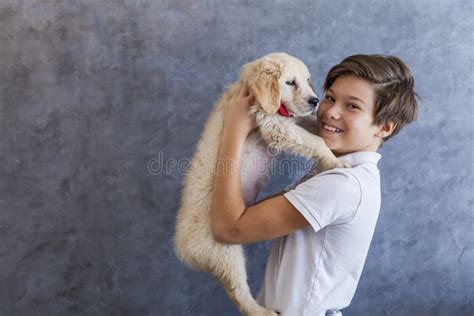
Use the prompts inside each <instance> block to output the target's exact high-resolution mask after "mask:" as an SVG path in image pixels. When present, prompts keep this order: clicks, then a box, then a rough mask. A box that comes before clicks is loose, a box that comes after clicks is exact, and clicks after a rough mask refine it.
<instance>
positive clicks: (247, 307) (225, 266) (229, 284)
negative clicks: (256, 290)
mask: <svg viewBox="0 0 474 316" xmlns="http://www.w3.org/2000/svg"><path fill="white" fill-rule="evenodd" d="M222 255H223V256H222V257H221V259H222V261H221V262H220V263H219V265H217V266H215V267H214V271H212V272H211V273H212V274H213V275H214V276H215V277H216V278H217V279H218V280H219V282H220V283H221V284H222V286H223V287H224V289H225V291H226V292H227V294H228V295H229V297H230V298H231V299H232V301H233V302H234V304H235V305H236V306H237V308H238V309H239V311H240V312H241V313H242V314H243V315H246V316H276V315H277V314H276V313H275V312H273V311H271V310H268V309H266V308H264V307H262V306H260V305H259V304H258V303H257V302H256V301H255V299H254V298H253V296H252V293H251V292H250V288H249V286H248V284H247V272H246V271H245V259H244V254H243V249H242V247H241V246H227V247H226V250H225V254H222Z"/></svg>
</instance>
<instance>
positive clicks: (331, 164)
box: [318, 158, 345, 172]
mask: <svg viewBox="0 0 474 316" xmlns="http://www.w3.org/2000/svg"><path fill="white" fill-rule="evenodd" d="M334 168H345V165H344V163H343V162H342V161H340V160H339V159H337V158H336V159H322V160H320V161H318V171H319V172H323V171H326V170H330V169H334Z"/></svg>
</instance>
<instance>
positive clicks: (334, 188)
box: [211, 55, 417, 316]
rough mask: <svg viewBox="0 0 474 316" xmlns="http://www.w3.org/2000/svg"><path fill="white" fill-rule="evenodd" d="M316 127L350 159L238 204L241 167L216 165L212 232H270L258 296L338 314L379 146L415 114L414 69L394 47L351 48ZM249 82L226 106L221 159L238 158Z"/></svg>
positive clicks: (357, 255)
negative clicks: (361, 51)
mask: <svg viewBox="0 0 474 316" xmlns="http://www.w3.org/2000/svg"><path fill="white" fill-rule="evenodd" d="M324 92H325V96H324V100H323V101H322V102H321V104H320V105H319V107H318V110H317V118H318V122H317V127H316V131H317V134H318V135H319V136H320V137H322V138H323V139H324V141H325V142H326V144H327V145H328V147H329V148H330V149H331V151H332V152H333V153H334V154H335V155H336V156H337V157H338V158H339V159H340V160H342V161H344V162H347V163H349V164H350V165H351V166H352V167H351V168H336V169H333V170H328V171H325V172H322V173H320V174H318V175H316V176H313V177H310V178H309V179H303V180H304V181H303V182H302V183H300V184H299V185H297V186H296V187H295V188H293V189H292V190H288V192H286V193H284V194H282V195H277V196H275V197H272V198H269V199H266V200H264V201H262V202H260V203H257V204H256V205H254V206H252V207H249V208H245V205H244V202H243V199H242V193H241V188H240V175H239V173H224V172H218V173H216V176H215V179H214V187H213V202H212V208H211V221H212V230H213V235H214V238H215V239H216V240H217V241H219V242H221V243H228V244H243V243H251V242H256V241H261V240H269V239H275V238H277V239H276V240H274V242H273V246H272V249H271V251H270V255H269V258H268V262H267V268H266V272H265V277H264V280H263V284H262V288H261V291H260V293H259V296H258V301H259V303H261V304H262V305H264V306H266V307H267V308H269V309H272V310H275V311H279V312H280V313H281V314H282V315H289V316H296V315H318V316H319V315H341V312H340V310H341V309H343V308H345V307H347V306H349V304H350V302H351V300H352V297H353V296H354V293H355V290H356V288H357V284H358V282H359V278H360V275H361V273H362V268H363V266H364V262H365V259H366V256H367V252H368V249H369V246H370V242H371V240H372V236H373V232H374V229H375V224H376V222H377V218H378V214H379V210H380V200H381V194H380V176H379V170H378V168H377V162H378V161H379V159H380V158H381V155H380V154H379V153H377V150H378V148H380V146H382V144H383V142H384V141H386V140H387V139H389V138H390V137H392V136H394V135H395V134H397V133H398V132H399V131H400V129H401V128H402V127H403V126H405V125H406V124H408V123H410V122H412V121H414V120H415V119H416V116H417V101H416V97H417V95H416V93H415V92H414V79H413V76H412V75H411V72H410V70H409V69H408V67H407V66H406V65H405V64H404V63H403V62H402V61H401V60H400V59H399V58H397V57H392V56H380V55H354V56H350V57H347V58H346V59H344V60H343V61H342V62H341V63H339V64H337V65H335V66H334V67H333V68H332V69H331V70H330V71H329V73H328V75H327V77H326V79H325V82H324ZM250 104H251V96H248V95H247V91H244V90H242V91H240V93H239V95H238V96H236V97H235V98H234V99H233V100H231V101H230V104H229V106H228V107H227V109H226V112H225V114H224V131H223V135H222V141H221V146H220V149H219V159H230V160H231V161H234V163H235V164H236V165H237V166H240V163H241V157H242V150H243V145H244V143H245V139H246V137H247V135H248V133H249V132H250V131H251V130H252V129H253V128H254V127H255V122H254V121H253V120H252V118H251V117H250V116H249V115H248V109H249V106H250Z"/></svg>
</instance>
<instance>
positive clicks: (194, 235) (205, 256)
mask: <svg viewBox="0 0 474 316" xmlns="http://www.w3.org/2000/svg"><path fill="white" fill-rule="evenodd" d="M309 77H310V76H309V72H308V69H307V68H306V66H305V65H304V64H303V63H302V62H301V61H300V60H298V59H296V58H295V57H292V56H289V55H287V54H285V53H272V54H269V55H266V56H264V57H262V58H260V59H257V60H256V61H254V62H251V63H248V64H246V65H245V66H244V67H243V70H242V73H241V76H240V80H239V81H238V82H237V83H234V84H231V85H230V86H228V87H227V89H226V91H225V92H224V93H223V94H222V96H221V97H220V99H219V100H218V101H217V102H216V104H215V105H214V109H213V110H212V112H211V114H210V117H209V119H208V121H207V123H206V125H205V128H204V132H203V134H202V136H201V139H200V140H199V142H198V144H197V149H196V152H195V154H194V157H193V160H192V162H191V164H190V167H189V169H188V170H187V173H186V176H185V179H184V188H183V193H182V199H181V208H180V209H179V212H178V218H177V224H176V235H175V246H176V253H177V255H178V257H179V258H180V259H181V260H182V261H183V262H184V263H186V264H187V265H189V266H191V267H193V268H196V269H198V270H202V271H205V272H208V273H210V274H211V275H213V276H214V277H215V278H216V279H217V280H218V281H219V282H220V283H221V284H222V285H223V287H224V288H225V290H226V292H227V293H228V295H229V296H230V298H231V299H232V300H233V302H234V303H235V304H236V306H237V307H238V308H239V310H240V312H241V313H242V314H244V315H276V313H274V312H273V311H270V310H268V309H266V308H264V307H262V306H260V305H258V304H257V302H256V301H255V300H254V298H253V297H252V294H251V293H250V289H249V286H248V284H247V273H246V271H245V259H244V254H243V250H242V247H241V246H240V245H225V244H221V243H218V242H216V241H215V240H214V238H213V236H212V232H211V222H210V209H211V196H212V186H213V179H214V170H215V167H216V164H217V158H218V150H219V143H220V139H221V132H222V124H223V111H224V107H225V106H226V105H227V104H228V102H229V100H230V98H231V96H232V95H234V94H235V93H237V91H238V89H239V87H240V86H241V85H246V86H248V88H249V89H250V91H251V93H252V94H253V96H254V97H255V104H253V105H252V106H251V113H252V114H253V115H254V116H255V120H256V122H257V126H258V128H257V129H255V130H254V131H253V132H252V133H251V134H250V135H249V136H248V138H247V141H246V145H245V151H244V155H243V161H244V162H246V163H248V164H250V165H247V166H246V168H245V170H246V171H245V172H244V173H243V174H241V181H242V192H243V195H244V200H245V204H246V205H247V206H250V205H252V204H253V203H254V202H255V199H256V197H257V194H258V190H259V188H260V185H261V184H262V182H263V180H264V178H265V172H266V170H258V171H259V172H257V166H256V165H252V164H253V163H254V162H255V163H256V162H257V161H259V163H260V164H261V162H262V161H266V162H269V158H270V155H269V151H268V150H267V149H268V147H269V146H272V147H274V148H277V149H279V150H283V151H287V152H291V153H294V154H298V155H302V156H304V157H307V158H312V159H317V160H318V169H319V170H320V171H322V170H326V169H331V168H335V167H342V166H343V165H342V164H341V162H339V161H338V160H337V158H336V157H335V156H334V155H333V154H332V152H331V151H330V150H329V148H328V147H327V146H326V144H325V143H324V141H323V140H322V139H321V138H320V137H318V136H315V135H313V134H311V133H309V132H307V131H306V130H305V129H303V128H302V127H300V126H298V125H297V124H296V118H298V117H303V116H306V115H308V114H310V113H311V112H313V111H314V105H311V104H309V103H308V100H309V99H310V98H312V97H315V94H314V92H313V90H312V88H311V83H310V81H309ZM293 80H294V81H295V84H296V85H294V86H293V85H291V84H288V83H291V82H292V81H293ZM281 103H283V104H285V106H286V107H287V109H288V111H289V112H290V113H291V114H292V117H284V116H281V115H279V114H276V113H277V111H278V108H279V107H280V104H281ZM266 166H267V167H268V163H267V164H266ZM260 169H261V168H260Z"/></svg>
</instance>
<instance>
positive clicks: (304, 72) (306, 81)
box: [241, 53, 319, 117]
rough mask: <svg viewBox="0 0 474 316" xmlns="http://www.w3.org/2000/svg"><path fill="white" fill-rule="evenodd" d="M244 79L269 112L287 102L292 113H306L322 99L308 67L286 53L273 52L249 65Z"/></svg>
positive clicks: (271, 112)
mask: <svg viewBox="0 0 474 316" xmlns="http://www.w3.org/2000/svg"><path fill="white" fill-rule="evenodd" d="M241 80H242V81H243V82H244V83H245V84H247V85H248V87H249V88H250V92H251V94H252V95H253V96H254V97H255V99H256V101H257V103H258V104H260V106H261V107H262V109H263V111H265V112H267V113H269V114H276V113H277V111H278V109H279V108H280V106H281V105H284V106H285V108H286V109H287V110H288V112H289V114H290V115H292V116H295V117H297V116H306V115H309V114H311V113H312V112H313V111H314V109H315V107H316V105H317V104H318V101H319V100H318V98H317V96H316V94H315V93H314V91H313V88H312V85H311V79H310V75H309V71H308V68H307V67H306V66H305V64H304V63H303V62H302V61H301V60H299V59H297V58H295V57H293V56H290V55H288V54H285V53H271V54H268V55H266V56H264V57H262V58H260V59H257V60H255V61H253V62H250V63H248V64H246V65H245V66H244V68H243V71H242V74H241Z"/></svg>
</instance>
